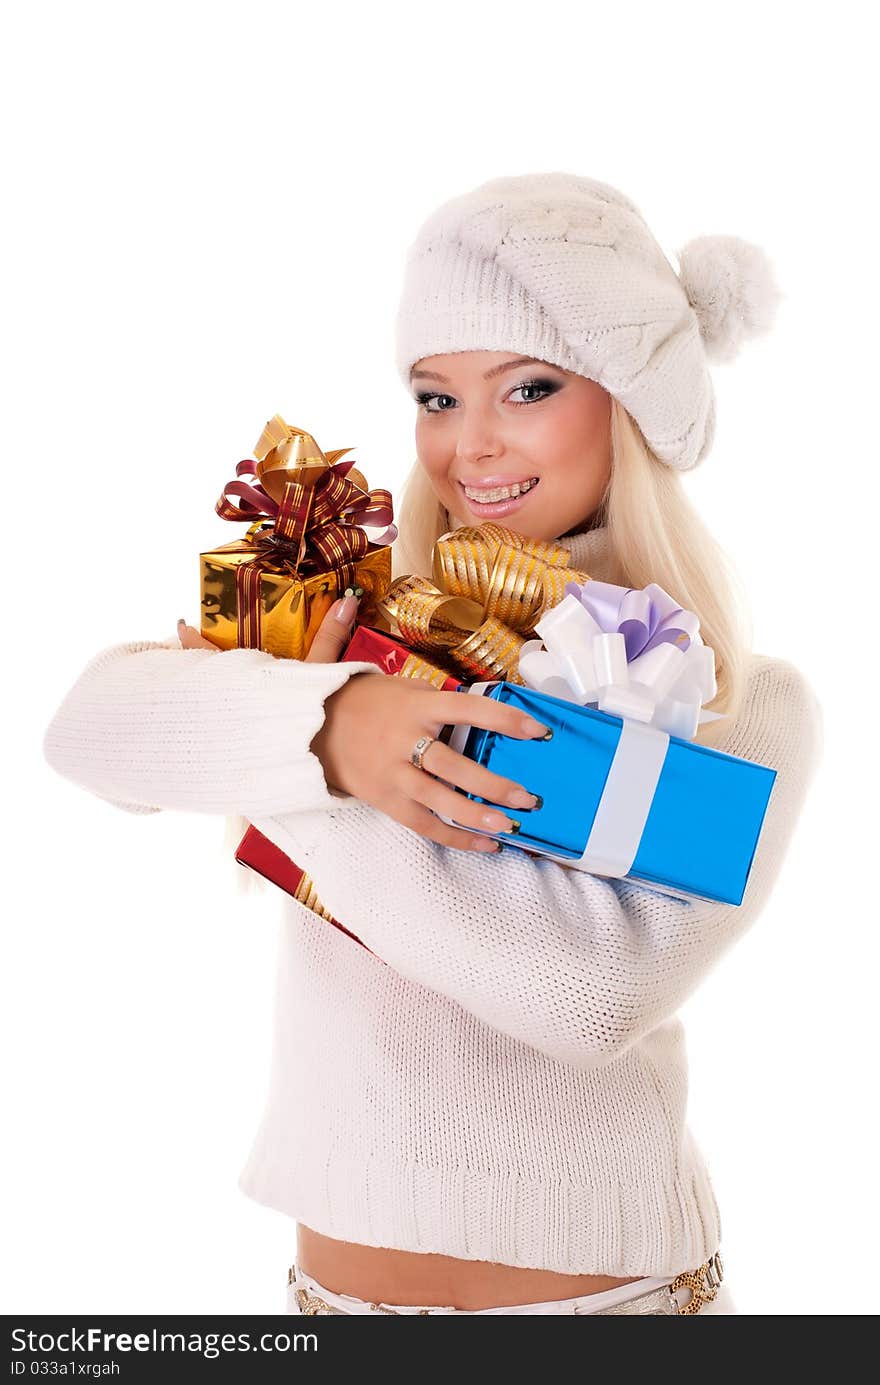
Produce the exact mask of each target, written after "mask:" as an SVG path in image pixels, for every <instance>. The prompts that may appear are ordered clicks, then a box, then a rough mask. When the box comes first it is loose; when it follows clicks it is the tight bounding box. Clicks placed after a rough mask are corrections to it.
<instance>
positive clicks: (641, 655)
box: [519, 579, 723, 740]
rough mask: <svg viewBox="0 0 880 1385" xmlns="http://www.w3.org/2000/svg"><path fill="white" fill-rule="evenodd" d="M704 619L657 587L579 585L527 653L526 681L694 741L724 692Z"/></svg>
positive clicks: (523, 662)
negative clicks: (703, 630) (717, 696)
mask: <svg viewBox="0 0 880 1385" xmlns="http://www.w3.org/2000/svg"><path fill="white" fill-rule="evenodd" d="M699 627H700V622H699V618H698V617H697V616H696V615H695V613H694V612H693V611H687V610H684V609H683V608H682V607H681V606H679V605H678V604H677V602H675V601H674V600H673V598H672V597H671V596H670V595H669V593H668V592H666V591H664V590H663V588H662V587H660V586H658V585H657V583H656V582H651V583H649V585H648V586H647V587H644V588H641V589H640V588H633V587H620V586H616V585H615V584H614V583H611V582H596V581H591V582H589V583H588V584H586V585H584V586H581V585H579V584H578V582H577V580H576V579H575V580H574V581H571V582H569V583H567V584H566V587H565V595H564V597H563V599H562V601H560V602H559V603H558V605H556V606H554V607H553V609H552V610H549V611H547V612H545V614H544V615H543V616H542V618H541V620H540V621H539V622H538V624H537V625H536V627H535V630H536V633H537V634H538V635H539V636H540V638H539V639H537V640H531V641H529V642H528V643H527V644H524V645H523V647H522V649H521V650H520V657H519V672H520V675H521V677H522V680H523V682H524V683H525V684H526V685H527V686H528V687H530V688H534V689H535V690H536V691H538V692H545V693H549V694H550V695H551V696H553V697H561V698H565V699H566V700H567V701H570V702H577V703H580V704H581V705H582V706H586V705H588V704H590V705H596V706H598V709H599V711H601V712H610V713H612V714H613V715H615V716H620V717H623V718H629V719H630V720H632V721H638V722H643V723H644V724H646V725H649V726H655V727H657V728H658V729H659V730H661V731H665V732H667V734H669V735H671V736H679V737H682V738H683V739H685V740H692V739H693V737H694V736H695V735H696V732H697V727H698V726H699V725H700V723H701V722H704V721H715V720H717V719H718V718H719V717H720V716H722V715H723V713H721V712H710V711H707V710H706V709H704V708H703V705H702V704H703V703H704V702H710V701H711V700H712V698H713V697H714V696H715V694H716V692H717V690H718V689H717V684H716V681H715V654H714V651H713V650H712V649H710V647H709V646H708V645H706V644H704V643H703V641H702V639H701V637H700V633H699Z"/></svg>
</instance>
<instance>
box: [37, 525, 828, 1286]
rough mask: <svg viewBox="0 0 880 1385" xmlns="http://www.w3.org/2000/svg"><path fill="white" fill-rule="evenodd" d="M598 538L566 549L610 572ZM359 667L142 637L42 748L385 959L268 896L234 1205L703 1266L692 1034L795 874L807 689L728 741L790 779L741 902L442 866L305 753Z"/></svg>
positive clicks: (90, 681) (658, 1264) (579, 1256)
mask: <svg viewBox="0 0 880 1385" xmlns="http://www.w3.org/2000/svg"><path fill="white" fill-rule="evenodd" d="M605 540H606V535H605V531H604V530H603V529H599V530H593V531H590V532H587V533H584V534H580V535H576V536H574V537H569V538H567V539H566V544H567V545H568V547H569V548H570V550H571V552H572V558H573V562H574V563H575V564H576V566H577V567H579V568H581V569H584V570H586V571H588V572H590V571H592V572H594V574H595V575H596V576H600V575H601V572H602V555H603V553H604V552H605V551H606V550H605V547H604V545H605ZM367 670H371V671H372V672H374V673H377V672H378V671H377V670H374V669H372V666H371V665H368V664H362V663H351V664H309V663H301V662H298V661H294V660H285V659H277V658H275V657H274V656H272V655H269V654H265V653H263V652H262V651H259V650H229V651H223V652H220V651H212V650H202V649H187V650H184V649H181V648H180V647H179V644H178V642H177V640H176V639H168V640H165V641H150V640H140V641H133V642H131V643H127V644H121V645H116V646H112V647H110V648H108V649H105V650H104V651H102V652H101V653H100V654H98V655H97V656H96V657H95V658H94V659H92V661H91V662H90V663H89V664H88V665H87V666H86V668H85V669H84V670H83V672H82V673H81V674H80V676H79V678H78V679H77V681H76V682H75V683H74V685H73V687H72V688H71V689H70V691H69V692H68V694H67V695H66V697H65V698H64V700H63V701H62V703H61V705H60V706H59V708H58V710H57V712H56V713H55V715H54V717H53V719H52V721H51V723H50V725H49V727H48V729H47V732H46V735H45V741H44V754H45V756H46V759H47V760H48V761H49V763H50V764H51V765H52V766H53V767H54V769H55V770H57V771H58V773H59V774H62V775H64V776H65V777H67V778H68V779H71V780H73V781H74V782H76V783H77V784H80V785H81V786H82V787H84V788H85V789H87V790H90V791H91V792H93V793H95V794H98V795H100V796H101V797H103V798H106V799H108V800H110V802H112V803H114V804H115V805H117V806H119V807H121V808H126V809H128V810H130V811H133V812H149V811H156V810H159V809H163V808H171V809H183V810H190V811H194V812H206V813H217V814H235V813H242V814H244V815H246V816H248V817H249V818H250V820H251V821H252V822H254V823H255V824H256V826H257V827H258V828H259V829H260V830H261V831H262V832H264V833H265V834H266V836H268V837H269V838H271V840H272V841H274V842H276V843H277V844H278V845H279V846H280V847H282V848H283V849H284V850H285V851H286V852H287V853H288V855H290V856H291V857H292V858H293V859H294V860H295V861H296V862H297V863H298V864H299V865H300V866H301V867H302V868H303V869H304V870H306V871H307V872H308V873H309V874H310V875H311V876H312V878H313V880H314V882H315V886H316V889H317V892H318V895H319V896H320V899H321V901H322V902H323V904H324V905H325V906H326V907H327V909H328V910H329V911H330V912H331V913H332V914H333V915H334V916H335V917H336V918H338V919H340V920H341V921H342V922H343V923H344V924H345V925H346V926H347V927H349V928H351V929H352V930H353V931H354V932H355V933H356V934H357V935H358V937H360V938H361V939H362V940H363V941H364V943H366V945H367V948H370V949H372V951H373V952H374V953H376V954H378V956H372V955H371V953H370V952H368V951H367V950H366V948H364V947H361V946H360V945H359V944H358V943H357V942H355V941H353V940H352V939H351V938H349V937H348V936H347V935H346V934H345V933H343V932H342V931H341V930H340V929H338V928H334V927H333V926H332V925H331V924H329V923H327V922H326V920H324V919H322V918H320V917H319V916H317V915H316V914H314V913H312V912H310V911H309V910H308V909H307V908H306V907H305V906H304V905H302V904H299V903H298V902H297V901H295V900H294V899H292V898H291V897H290V896H289V895H287V894H283V893H282V892H280V891H279V892H278V900H279V904H280V906H281V920H280V936H279V959H278V976H277V990H276V998H275V1016H276V1019H275V1050H274V1057H273V1062H272V1071H271V1081H270V1092H269V1097H268V1102H267V1106H266V1109H265V1113H264V1116H263V1119H262V1122H261V1124H260V1127H259V1130H258V1132H257V1135H256V1138H255V1141H254V1144H253V1147H252V1149H251V1152H250V1155H249V1158H248V1160H247V1162H246V1164H245V1167H244V1169H243V1171H242V1173H241V1176H240V1180H239V1186H240V1187H241V1189H242V1190H243V1191H244V1192H245V1193H246V1194H248V1195H249V1196H250V1197H252V1198H254V1199H256V1200H257V1201H258V1202H261V1203H264V1204H266V1205H268V1206H270V1207H274V1208H277V1209H278V1210H279V1211H281V1212H284V1213H287V1214H289V1215H290V1216H292V1217H294V1218H296V1219H298V1220H300V1221H302V1222H304V1223H305V1224H307V1225H308V1226H310V1227H313V1228H314V1229H316V1230H318V1231H321V1232H324V1233H325V1234H326V1235H329V1236H335V1237H338V1238H340V1239H342V1240H346V1241H353V1242H359V1243H361V1244H367V1245H377V1246H392V1247H398V1248H400V1249H403V1250H412V1251H434V1252H440V1253H442V1254H445V1255H453V1256H459V1257H461V1258H464V1259H476V1260H490V1261H496V1262H501V1263H504V1264H508V1265H517V1266H535V1267H540V1268H544V1269H548V1270H557V1271H560V1272H562V1273H566V1274H589V1273H596V1274H609V1275H618V1276H630V1275H666V1274H670V1273H677V1272H678V1271H680V1270H682V1269H685V1268H688V1267H693V1266H694V1265H697V1264H700V1263H701V1262H702V1261H703V1260H705V1259H706V1258H707V1257H708V1256H709V1255H710V1254H711V1253H712V1252H713V1251H714V1250H716V1249H717V1248H718V1247H719V1245H720V1241H721V1225H720V1215H719V1209H718V1205H717V1202H716V1199H715V1196H714V1193H713V1189H712V1184H711V1181H710V1178H709V1174H708V1170H707V1167H706V1164H705V1162H704V1159H703V1157H702V1155H701V1152H700V1149H699V1147H698V1145H697V1144H696V1142H695V1140H694V1138H693V1136H692V1134H691V1132H690V1130H689V1128H688V1126H687V1123H686V1104H687V1065H686V1053H685V1040H684V1033H683V1027H682V1024H681V1021H680V1019H678V1018H677V1015H676V1012H677V1010H678V1009H679V1007H680V1006H681V1004H682V1002H683V1001H684V1000H685V999H686V998H687V997H688V996H689V995H690V994H691V993H692V992H693V991H694V989H695V988H696V987H697V986H698V985H699V983H700V981H701V979H702V978H703V977H704V976H705V975H706V974H707V972H708V971H709V970H710V969H711V968H712V967H714V966H715V964H716V963H717V962H718V960H719V958H720V957H721V956H722V954H723V953H724V951H725V950H726V949H727V948H728V947H730V945H731V944H732V943H733V942H735V941H736V939H737V938H738V937H740V936H741V935H742V933H743V932H744V931H745V930H746V929H747V928H749V927H750V926H751V924H752V923H753V922H754V920H755V918H756V917H757V916H758V914H759V913H760V912H761V910H762V909H763V907H764V905H765V904H766V902H767V900H768V897H769V895H770V893H771V890H772V888H773V884H774V881H775V880H776V878H777V876H778V874H779V870H780V867H781V865H782V863H783V860H784V857H785V853H786V850H787V847H788V844H789V841H790V839H791V836H792V833H793V830H794V828H795V824H796V822H797V819H798V815H799V812H800V809H801V806H802V804H803V801H804V797H805V794H806V791H807V788H808V785H809V783H810V780H811V777H812V774H813V772H814V769H815V767H816V764H817V762H818V759H819V757H820V754H821V744H822V713H821V706H820V704H819V703H818V702H817V700H816V698H815V696H814V694H813V693H812V691H811V689H810V686H809V684H808V683H807V681H806V680H805V678H804V677H803V675H802V674H801V673H800V672H799V671H798V670H797V669H796V668H795V667H794V666H793V665H792V664H790V663H788V662H786V661H783V660H779V659H774V658H769V657H767V656H764V655H754V656H753V657H752V665H751V671H750V682H749V690H748V699H747V704H746V708H745V712H744V714H743V715H742V716H741V717H740V718H739V719H738V720H737V721H736V722H735V723H731V724H730V726H729V728H728V732H727V735H726V738H725V739H724V741H722V742H719V743H718V748H719V749H721V750H725V751H727V752H728V753H730V754H734V755H741V756H744V757H746V758H748V759H752V760H757V761H760V762H761V763H762V764H765V765H770V766H772V767H773V768H774V769H776V770H777V771H778V774H777V779H776V782H775V784H774V788H773V793H772V796H771V800H770V804H769V808H768V811H767V815H766V818H765V823H764V829H763V832H762V835H761V839H760V842H759V844H758V848H757V851H756V854H755V859H754V862H753V866H752V872H751V875H750V878H749V883H748V886H747V889H746V894H745V898H744V900H743V903H742V904H741V905H740V906H739V907H734V906H731V905H725V904H714V903H703V902H696V901H693V902H692V901H685V900H676V899H672V898H669V897H666V896H663V895H661V894H659V893H656V892H654V891H650V890H647V889H645V888H644V887H640V886H635V885H630V884H628V883H626V882H622V881H619V880H606V879H602V878H599V877H597V876H592V875H588V874H584V873H582V872H579V871H574V870H569V869H567V868H566V867H564V866H561V865H558V864H556V863H554V862H551V861H546V860H541V859H540V858H536V857H530V856H527V855H525V854H523V853H521V852H518V851H516V850H507V851H503V852H501V853H500V854H499V855H498V856H497V857H487V856H484V855H482V854H480V855H478V854H475V853H469V852H462V851H457V850H453V849H451V848H449V847H441V846H438V845H437V844H436V843H434V842H431V841H429V840H427V839H426V838H423V837H421V836H419V835H417V834H415V833H413V832H411V831H410V830H409V829H407V828H404V827H402V826H400V825H399V824H398V823H396V822H395V821H393V820H392V819H391V818H389V817H386V816H385V815H384V814H383V813H380V812H379V811H377V810H376V809H374V808H371V807H370V806H368V805H367V804H364V803H363V802H361V801H360V800H358V799H354V798H350V797H348V796H344V795H339V794H335V793H331V792H329V791H328V789H327V786H326V784H325V781H324V777H323V773H322V770H321V766H320V763H319V761H318V760H317V758H316V757H315V756H314V755H313V754H312V752H311V751H310V749H309V747H310V743H311V740H312V738H313V737H314V735H315V733H316V732H317V730H318V729H319V727H320V726H321V724H322V721H323V703H324V699H325V698H326V697H327V696H328V695H329V694H330V693H331V692H333V691H335V689H337V688H338V687H340V686H341V684H342V683H343V682H344V681H345V679H346V678H348V677H349V676H351V675H352V674H353V673H355V672H360V671H367ZM380 958H381V959H384V963H387V965H385V964H383V961H381V960H379V959H380Z"/></svg>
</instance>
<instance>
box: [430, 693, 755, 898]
mask: <svg viewBox="0 0 880 1385" xmlns="http://www.w3.org/2000/svg"><path fill="white" fill-rule="evenodd" d="M460 691H461V692H462V693H465V694H466V695H469V696H478V695H480V693H482V695H483V696H486V697H493V698H495V699H496V700H497V701H499V702H505V703H507V704H509V705H510V706H512V707H516V708H517V709H519V710H521V711H523V712H526V713H528V715H529V716H532V717H534V718H535V719H536V720H537V721H540V722H542V723H543V724H544V725H545V726H548V727H550V729H551V730H552V732H553V735H552V738H551V739H549V740H520V739H518V738H517V737H515V736H503V735H501V734H499V733H498V732H496V731H487V730H485V729H484V728H482V727H455V728H454V729H453V735H452V737H451V738H450V742H449V743H450V744H451V745H453V746H454V747H455V748H456V749H459V750H462V751H463V753H464V754H465V755H467V756H468V757H469V758H470V759H472V760H474V761H476V762H477V763H478V764H481V765H485V766H486V767H487V768H488V769H490V770H492V771H493V772H494V773H496V774H501V775H504V776H505V777H507V778H510V779H514V780H516V782H517V783H519V784H522V785H524V786H525V788H527V789H528V790H529V792H531V793H534V794H539V795H540V796H541V797H542V799H543V804H542V805H541V806H540V807H539V808H535V809H531V810H530V811H525V812H522V813H520V814H518V815H517V816H518V820H519V821H520V822H521V824H522V826H521V829H520V831H519V832H517V833H516V835H515V836H514V835H512V834H510V833H486V834H484V835H487V836H493V837H497V839H498V840H499V841H503V842H504V843H505V844H510V845H512V846H518V847H523V848H525V849H527V850H530V851H535V852H538V853H539V854H540V855H545V856H550V857H551V858H552V859H555V860H558V861H561V862H563V863H564V864H570V865H571V866H573V867H575V868H580V869H583V870H592V873H594V874H601V875H604V874H608V875H617V876H623V877H624V878H626V879H627V880H631V881H633V882H635V883H638V884H642V885H646V886H648V887H649V888H651V889H656V890H659V891H661V892H662V893H665V894H671V895H675V896H678V897H682V898H691V897H693V898H697V899H707V900H717V901H720V902H723V903H726V904H740V903H741V902H742V898H743V894H744V893H745V888H746V882H747V880H748V876H749V871H750V869H751V864H752V859H753V857H754V854H755V848H756V846H757V844H758V838H759V836H760V832H761V827H762V824H763V821H764V815H765V813H766V810H767V804H768V802H769V799H770V793H771V791H772V788H773V783H774V780H775V778H776V770H775V769H770V768H769V767H768V766H766V765H760V764H757V763H755V762H754V761H752V760H743V759H740V758H739V757H738V756H735V755H726V754H724V752H722V751H720V750H713V749H710V748H709V747H708V746H702V745H698V744H696V743H695V742H693V741H688V740H683V739H681V738H680V737H678V736H667V735H666V734H665V733H663V732H659V731H658V730H657V728H654V727H643V726H641V725H640V724H639V723H635V724H634V723H632V722H631V721H630V719H629V718H627V727H626V732H627V735H626V737H624V730H625V728H624V719H623V718H622V717H619V716H613V715H610V714H609V713H607V712H600V711H598V710H597V709H596V708H593V707H582V706H579V705H578V704H577V703H574V702H568V701H565V700H563V699H562V698H558V697H551V696H549V695H548V694H547V693H540V692H536V691H535V690H533V689H531V688H527V687H521V686H518V685H516V684H514V683H508V682H497V683H491V684H475V685H474V686H473V690H471V691H469V690H468V689H467V688H465V687H462V688H461V689H460ZM636 733H638V734H636ZM624 741H625V742H626V755H627V758H628V763H629V768H630V771H634V773H635V780H636V782H637V783H638V781H639V777H640V775H641V778H642V780H644V781H646V784H647V789H646V788H645V783H643V784H642V792H643V793H644V794H645V811H646V813H647V816H646V817H645V818H644V825H643V826H641V823H640V821H639V816H638V813H637V814H636V824H635V832H636V835H635V837H634V838H633V839H632V841H631V848H632V849H634V855H632V850H631V851H630V855H631V856H632V863H631V865H630V867H629V869H628V870H626V871H624V870H622V869H620V868H614V867H613V866H612V867H611V868H610V869H608V870H603V869H595V854H594V857H593V865H590V864H588V863H587V862H586V861H584V860H583V859H582V858H583V857H584V853H585V850H586V848H587V843H588V841H589V840H590V839H591V835H592V839H593V840H594V841H596V840H597V836H596V833H594V824H597V816H599V817H601V819H602V822H603V823H606V822H607V821H608V813H609V808H613V806H614V805H613V802H612V800H613V799H614V796H615V792H616V793H617V797H618V800H619V799H620V797H621V794H623V796H624V797H626V795H627V794H628V793H629V783H630V781H629V780H628V779H627V778H626V776H624V777H623V778H621V773H620V771H621V762H620V760H618V764H617V766H616V768H615V760H616V759H617V758H618V757H619V756H620V755H621V752H622V751H623V749H624V744H623V743H624ZM652 759H653V771H652V770H651V768H650V766H649V762H651V761H652ZM646 767H647V768H646ZM613 769H614V773H612V770H613ZM643 769H645V773H642V770H643ZM658 771H659V772H658ZM621 786H623V787H621ZM633 796H634V797H638V794H635V795H633ZM467 797H468V798H471V799H474V800H475V801H476V802H478V803H488V802H489V800H488V799H484V798H481V797H480V796H479V795H477V794H468V795H467ZM493 806H498V805H493ZM624 806H625V807H626V808H627V810H628V808H629V804H625V805H624ZM600 807H601V812H600ZM618 807H619V804H618ZM505 811H507V812H508V813H509V812H510V809H509V808H508V809H505ZM632 829H633V824H632V823H630V833H631V835H632ZM639 831H640V835H638V833H639Z"/></svg>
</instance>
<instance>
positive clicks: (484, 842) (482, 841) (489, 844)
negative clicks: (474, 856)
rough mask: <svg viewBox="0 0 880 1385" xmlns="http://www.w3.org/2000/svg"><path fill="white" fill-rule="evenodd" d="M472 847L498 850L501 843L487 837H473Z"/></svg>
mask: <svg viewBox="0 0 880 1385" xmlns="http://www.w3.org/2000/svg"><path fill="white" fill-rule="evenodd" d="M474 849H475V850H476V851H500V850H501V843H500V842H493V841H491V840H490V838H489V837H474Z"/></svg>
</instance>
